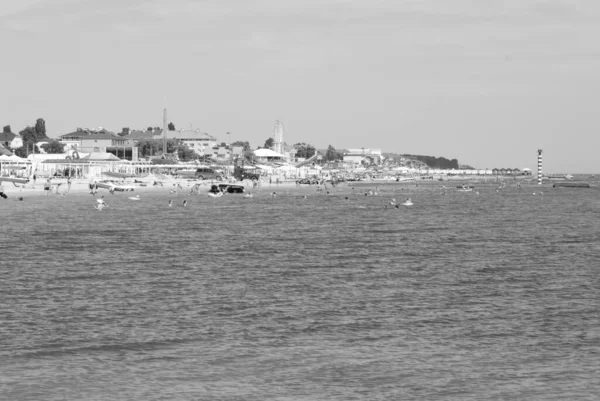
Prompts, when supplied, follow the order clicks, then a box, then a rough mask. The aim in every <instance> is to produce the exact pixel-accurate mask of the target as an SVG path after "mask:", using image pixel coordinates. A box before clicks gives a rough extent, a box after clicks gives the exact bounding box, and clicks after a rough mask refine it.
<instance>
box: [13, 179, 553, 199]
mask: <svg viewBox="0 0 600 401" xmlns="http://www.w3.org/2000/svg"><path fill="white" fill-rule="evenodd" d="M527 178H528V177H517V178H516V179H515V178H514V177H504V178H500V179H498V178H497V177H481V176H473V177H469V176H466V177H465V176H463V177H448V178H447V179H444V180H443V181H439V180H437V179H433V180H431V179H425V180H423V179H417V180H415V181H402V182H397V181H394V180H389V181H385V180H364V181H349V182H342V183H339V184H337V185H336V186H335V188H332V186H331V183H326V186H325V187H320V188H319V189H320V190H321V192H322V191H331V192H346V191H353V190H356V191H368V190H369V189H372V190H377V189H380V190H383V191H386V190H389V191H394V189H396V188H397V189H400V188H404V189H414V190H418V189H419V188H420V189H425V188H432V187H439V188H440V189H442V188H443V187H448V188H453V187H454V186H457V185H462V184H463V183H469V185H474V186H477V187H492V186H497V185H498V184H499V183H505V184H506V185H508V186H512V185H514V186H516V185H517V184H520V185H528V184H532V185H533V184H535V183H534V182H533V181H531V180H528V179H527ZM530 181H531V182H530ZM89 182H90V181H89V180H88V179H74V180H72V182H71V187H70V188H69V187H68V185H67V180H66V179H65V178H56V179H53V180H51V183H52V188H51V191H50V193H49V194H47V196H48V197H53V196H61V195H62V196H69V197H73V196H76V197H82V198H83V197H90V196H91V194H90V189H89ZM160 182H161V183H162V185H153V183H152V182H148V183H144V184H140V183H135V182H129V181H128V182H125V183H124V184H123V185H127V186H133V187H134V189H133V191H124V192H120V191H115V193H114V194H110V192H109V191H108V190H107V189H103V188H99V189H98V190H97V193H96V196H98V197H99V196H103V195H104V196H135V195H143V194H144V193H161V192H164V193H165V195H166V196H168V195H170V194H174V193H178V194H189V193H190V190H191V189H192V188H193V187H194V185H196V184H200V190H199V194H202V193H203V192H206V193H207V192H208V190H209V189H210V186H211V185H212V184H218V183H220V182H212V181H195V180H186V179H174V178H169V179H167V180H162V181H160ZM44 183H45V180H43V179H38V180H37V181H36V183H35V184H33V183H32V182H29V183H27V184H17V185H15V184H12V183H9V182H4V183H3V187H4V190H5V194H6V195H7V196H8V198H7V199H6V200H8V201H10V200H18V198H19V197H22V198H23V199H24V200H25V199H29V198H38V197H44V196H46V192H45V191H44ZM236 183H237V184H242V185H244V186H245V192H251V193H257V194H260V193H271V192H277V191H285V192H286V193H306V194H309V193H315V192H319V190H318V189H317V188H318V187H317V186H316V185H307V184H303V185H300V186H298V185H296V182H295V181H293V180H288V181H281V182H280V183H278V184H276V183H275V182H273V183H271V184H269V182H268V181H266V180H264V181H261V182H260V183H259V185H258V187H256V188H254V187H253V183H252V182H251V181H242V182H236ZM58 184H60V186H59V187H58V194H57V193H56V191H55V190H56V186H57V185H58ZM548 185H549V186H551V183H550V182H549V181H547V182H545V183H544V186H548ZM175 191H176V192H175Z"/></svg>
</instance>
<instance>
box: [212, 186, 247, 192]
mask: <svg viewBox="0 0 600 401" xmlns="http://www.w3.org/2000/svg"><path fill="white" fill-rule="evenodd" d="M208 192H209V193H212V194H217V193H223V192H227V193H228V194H242V193H244V186H243V185H239V184H218V185H217V184H213V185H211V186H210V189H209V190H208Z"/></svg>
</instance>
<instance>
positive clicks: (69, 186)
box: [67, 176, 71, 192]
mask: <svg viewBox="0 0 600 401" xmlns="http://www.w3.org/2000/svg"><path fill="white" fill-rule="evenodd" d="M70 191H71V176H68V177H67V192H70Z"/></svg>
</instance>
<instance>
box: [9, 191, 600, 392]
mask: <svg viewBox="0 0 600 401" xmlns="http://www.w3.org/2000/svg"><path fill="white" fill-rule="evenodd" d="M363 189H364V188H357V189H355V190H354V191H353V190H352V189H351V188H349V187H342V188H338V189H336V190H332V191H330V194H329V195H327V194H326V193H325V192H321V194H317V193H316V192H315V191H314V189H305V190H298V189H289V190H285V189H278V196H277V197H276V198H273V197H270V196H268V194H269V189H268V188H265V189H263V191H262V192H261V193H257V194H256V195H255V196H254V197H253V198H244V197H242V196H239V195H231V196H225V197H223V198H221V199H212V198H208V197H206V196H204V195H202V196H195V197H187V199H189V205H188V207H187V208H183V207H182V206H181V202H182V201H183V199H184V197H183V196H182V195H179V196H174V195H169V194H168V192H166V191H165V192H164V193H150V192H149V193H141V197H142V200H141V201H139V202H131V201H129V200H127V196H126V195H123V194H116V195H114V196H112V197H110V198H109V201H110V205H111V207H110V208H109V209H105V210H103V211H101V212H99V211H97V210H95V209H93V200H92V199H91V198H87V197H86V198H84V197H64V198H63V197H60V198H56V197H49V198H40V199H36V200H31V201H30V202H19V203H16V202H15V203H9V202H3V203H1V204H0V207H1V208H2V211H3V215H4V216H5V218H4V221H3V223H4V224H3V230H2V234H0V235H1V236H2V237H1V238H2V254H1V256H0V258H1V262H0V290H1V291H0V321H1V322H2V324H1V325H0V372H2V374H1V375H0V394H2V396H1V397H0V398H2V399H11V400H12V399H19V400H29V399H31V400H34V399H45V400H63V399H99V400H100V399H101V400H104V399H106V400H109V399H111V400H112V399H130V400H131V399H134V400H138V399H139V400H148V399H232V400H233V399H240V400H241V399H244V400H248V399H256V400H265V399H298V400H315V399H337V400H352V399H356V400H363V399H404V400H406V399H552V398H554V399H576V398H586V399H591V398H592V397H593V395H597V394H600V382H599V381H598V380H597V367H598V366H599V365H600V353H599V352H598V351H599V345H600V324H599V323H600V321H599V320H600V318H599V316H600V315H599V314H598V290H599V289H600V288H599V287H600V284H599V273H598V266H600V256H599V255H600V245H599V244H600V238H599V237H600V234H599V228H600V227H599V223H598V221H599V217H600V202H599V201H598V195H599V192H597V191H595V190H593V189H585V190H584V189H577V190H572V189H571V190H567V189H552V188H547V187H546V188H545V189H544V195H543V196H533V195H532V192H535V191H538V192H539V189H538V187H533V186H532V187H525V188H523V189H521V190H517V189H515V188H511V187H507V188H503V189H502V190H501V191H500V192H498V193H497V192H496V191H495V187H492V186H490V187H485V188H484V187H482V188H481V189H480V190H479V191H478V192H479V193H480V194H479V195H476V194H475V193H458V192H455V191H452V190H448V191H447V194H446V195H443V190H442V189H441V186H440V185H421V186H419V187H416V186H414V185H410V184H406V185H403V186H397V187H384V188H380V190H379V192H378V196H364V190H363ZM304 193H309V196H308V198H306V199H304V198H303V197H302V195H303V194H304ZM404 196H410V197H411V198H412V200H413V202H414V203H415V205H414V206H411V207H400V208H398V209H395V208H393V207H388V208H386V207H384V206H385V205H387V204H389V200H390V199H391V198H392V197H393V198H396V199H397V200H402V199H403V197H404ZM345 197H348V198H349V199H348V200H346V199H345ZM170 198H172V199H173V200H174V202H173V203H174V206H173V207H172V208H169V207H168V205H167V202H168V199H170ZM361 206H362V208H361Z"/></svg>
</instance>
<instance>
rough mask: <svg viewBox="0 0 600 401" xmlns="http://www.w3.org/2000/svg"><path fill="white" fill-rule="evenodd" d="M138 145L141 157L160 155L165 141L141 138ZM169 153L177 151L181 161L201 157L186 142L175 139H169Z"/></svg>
mask: <svg viewBox="0 0 600 401" xmlns="http://www.w3.org/2000/svg"><path fill="white" fill-rule="evenodd" d="M137 147H138V154H139V155H140V157H148V156H158V155H160V154H162V149H163V141H162V139H141V140H139V141H138V144H137ZM167 153H169V154H173V153H177V157H178V158H179V160H181V161H190V160H196V159H198V158H199V157H200V155H198V154H197V153H196V152H194V150H193V149H190V147H189V146H187V145H186V144H185V143H182V142H181V141H179V140H175V139H169V140H167Z"/></svg>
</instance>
